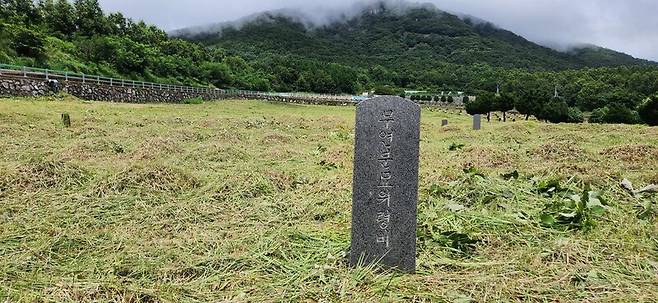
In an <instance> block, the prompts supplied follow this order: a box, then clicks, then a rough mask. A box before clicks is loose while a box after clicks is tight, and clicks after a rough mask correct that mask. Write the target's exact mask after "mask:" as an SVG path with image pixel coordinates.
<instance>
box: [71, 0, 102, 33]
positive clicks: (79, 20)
mask: <svg viewBox="0 0 658 303" xmlns="http://www.w3.org/2000/svg"><path fill="white" fill-rule="evenodd" d="M74 6H75V13H76V20H75V25H76V26H77V28H78V31H79V33H80V34H81V35H84V36H87V37H91V36H93V35H105V34H108V33H109V32H110V31H109V24H108V22H107V19H106V18H105V16H104V15H103V10H102V9H101V6H100V4H99V3H98V0H75V2H74Z"/></svg>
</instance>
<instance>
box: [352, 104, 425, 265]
mask: <svg viewBox="0 0 658 303" xmlns="http://www.w3.org/2000/svg"><path fill="white" fill-rule="evenodd" d="M355 141H356V142H355V144H354V180H353V193H352V247H351V251H350V264H351V265H352V266H357V265H369V264H377V265H381V266H383V267H386V268H395V269H397V270H400V271H403V272H415V270H416V219H417V218H416V211H417V203H418V157H419V143H420V106H418V105H417V104H415V103H414V102H412V101H409V100H405V99H403V98H400V97H378V98H374V99H370V100H367V101H363V102H361V103H359V105H358V106H357V111H356V139H355Z"/></svg>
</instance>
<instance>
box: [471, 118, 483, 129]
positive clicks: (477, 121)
mask: <svg viewBox="0 0 658 303" xmlns="http://www.w3.org/2000/svg"><path fill="white" fill-rule="evenodd" d="M480 128H482V116H480V115H473V129H474V130H480Z"/></svg>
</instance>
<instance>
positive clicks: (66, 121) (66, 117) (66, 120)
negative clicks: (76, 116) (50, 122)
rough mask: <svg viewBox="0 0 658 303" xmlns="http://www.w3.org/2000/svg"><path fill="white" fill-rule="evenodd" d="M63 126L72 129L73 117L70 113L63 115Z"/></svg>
mask: <svg viewBox="0 0 658 303" xmlns="http://www.w3.org/2000/svg"><path fill="white" fill-rule="evenodd" d="M62 124H64V127H67V128H68V127H71V116H69V114H68V113H63V114H62Z"/></svg>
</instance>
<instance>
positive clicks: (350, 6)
mask: <svg viewBox="0 0 658 303" xmlns="http://www.w3.org/2000/svg"><path fill="white" fill-rule="evenodd" d="M100 2H101V4H102V5H103V7H104V8H105V9H106V10H109V11H121V12H123V13H124V14H125V15H127V16H129V17H132V18H135V19H144V20H146V21H147V22H150V23H154V24H157V25H158V26H160V27H162V28H164V29H166V30H175V29H180V28H186V27H191V26H198V25H207V24H216V23H220V22H229V21H235V20H238V19H241V18H244V17H246V16H249V15H253V14H257V13H260V12H264V11H272V10H280V9H287V11H289V12H298V13H299V15H300V16H305V17H304V18H306V20H308V21H310V22H313V23H315V24H322V23H326V22H330V21H333V20H336V19H339V18H341V17H342V16H343V15H347V16H349V15H350V14H355V13H357V12H358V8H359V7H360V6H361V5H362V4H363V3H364V1H359V0H333V1H330V2H329V1H319V0H241V1H226V0H187V1H160V0H140V1H134V0H101V1H100ZM365 2H366V3H368V2H372V1H365ZM389 2H392V3H396V4H399V5H407V4H405V3H401V2H400V1H395V0H393V1H389ZM425 2H428V3H432V4H434V5H436V6H437V7H438V8H440V9H442V10H446V11H448V12H451V13H455V14H460V15H472V16H476V17H478V18H481V19H484V20H487V21H491V22H493V23H494V24H496V25H498V26H500V27H502V28H506V29H509V30H511V31H514V32H515V33H518V34H520V35H522V36H524V37H526V38H528V39H529V40H531V41H534V42H538V43H541V44H544V45H547V46H550V47H554V48H561V49H564V48H567V47H568V46H571V45H579V44H595V45H600V46H603V47H607V48H611V49H614V50H619V51H623V52H626V53H628V54H631V55H633V56H635V57H639V58H647V59H652V60H658V48H657V47H655V46H656V45H658V18H655V13H656V12H658V1H655V0H633V1H619V0H579V1H573V0H533V1H527V0H489V1H480V0H430V1H425Z"/></svg>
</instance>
